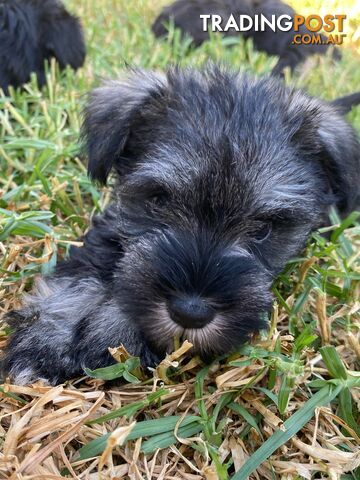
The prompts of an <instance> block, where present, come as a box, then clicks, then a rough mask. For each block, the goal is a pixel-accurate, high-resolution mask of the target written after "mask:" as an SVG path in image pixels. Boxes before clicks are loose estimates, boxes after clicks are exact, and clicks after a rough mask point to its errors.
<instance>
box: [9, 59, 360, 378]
mask: <svg viewBox="0 0 360 480" xmlns="http://www.w3.org/2000/svg"><path fill="white" fill-rule="evenodd" d="M359 97H360V96H359V94H357V95H352V96H349V97H346V98H345V99H340V100H337V101H336V102H335V103H333V104H331V103H327V102H325V101H321V100H318V99H315V98H311V97H309V96H308V95H306V94H305V93H303V92H301V91H295V90H293V89H290V88H286V87H285V86H284V85H283V84H282V82H280V81H278V80H277V79H275V78H267V77H264V78H260V79H256V78H253V77H250V76H244V75H240V74H239V73H237V72H227V71H223V70H221V69H219V68H217V67H211V68H208V69H206V70H205V71H197V70H184V71H182V70H179V69H173V70H170V71H169V72H168V73H167V74H166V75H164V74H159V73H151V72H142V71H135V72H129V73H128V75H127V76H125V78H123V79H121V80H119V81H110V82H107V83H105V84H104V85H103V86H102V87H100V88H97V89H95V91H94V92H93V93H92V94H91V96H90V101H89V104H88V106H87V108H86V113H85V122H84V130H83V132H84V138H85V140H86V145H87V150H88V156H89V174H90V176H91V178H92V179H94V180H97V181H98V182H101V183H105V182H106V179H107V177H108V175H109V174H110V172H111V171H112V170H114V171H115V174H116V178H117V183H116V186H115V188H114V197H113V203H112V205H110V206H109V207H108V209H107V210H106V211H105V212H104V213H103V214H102V215H101V216H99V217H96V218H95V220H94V222H93V226H92V228H91V229H90V230H89V232H88V233H87V234H86V236H85V239H84V246H83V247H73V248H72V249H71V252H70V258H69V259H68V260H66V261H64V262H61V263H60V264H59V265H58V266H57V268H56V271H55V273H54V274H53V275H52V276H49V277H43V278H42V279H41V280H40V281H39V282H38V285H37V291H36V292H35V293H34V295H32V296H30V297H27V299H25V302H24V308H23V309H22V310H20V311H14V312H10V314H9V316H8V319H9V321H10V320H12V325H13V326H15V327H17V330H16V332H15V333H14V334H13V335H12V337H11V338H10V341H9V344H8V347H7V352H6V356H5V358H4V359H3V365H2V370H3V373H4V374H5V375H7V374H8V375H10V376H11V377H12V378H13V379H14V380H15V382H17V383H28V382H33V381H35V380H38V379H40V378H42V379H45V380H47V381H49V382H50V383H53V384H54V383H58V382H62V381H64V380H66V379H68V378H71V377H73V376H75V375H78V374H81V373H83V368H84V367H88V368H97V367H104V366H106V365H109V364H110V363H114V362H115V360H114V359H113V358H112V356H111V355H110V353H109V351H108V347H117V346H119V345H120V344H123V345H124V346H125V348H126V349H127V350H128V351H129V353H131V354H132V355H137V356H139V357H141V360H142V363H143V365H153V364H154V363H156V362H157V361H158V359H159V358H161V357H162V356H163V355H165V353H166V352H169V351H170V350H172V347H173V339H174V337H178V338H180V339H182V340H185V339H188V340H189V341H191V342H192V343H193V345H194V346H193V349H192V352H193V353H194V354H195V353H198V354H199V355H201V357H202V358H203V359H205V360H208V359H211V358H212V357H214V356H217V355H222V354H226V353H230V352H231V351H233V350H234V349H236V348H237V347H238V346H239V345H240V344H241V343H243V342H245V341H246V340H248V339H249V336H250V335H251V334H253V333H254V332H256V331H258V330H259V329H261V328H263V327H265V326H266V324H267V322H266V316H267V314H268V312H269V311H270V310H271V304H272V295H271V284H272V282H273V280H274V278H275V277H276V275H277V274H278V273H279V272H280V271H281V270H282V269H283V268H284V266H285V264H286V262H287V261H288V260H290V259H291V258H293V257H294V256H295V255H297V254H298V253H299V252H300V251H301V249H302V248H303V247H304V245H305V242H306V240H307V238H308V236H309V234H310V232H312V231H313V230H314V229H316V228H317V227H318V226H320V225H322V224H324V223H326V222H327V218H328V212H329V208H330V207H331V206H334V207H337V208H338V210H339V211H340V212H341V213H342V214H343V215H346V214H347V213H348V212H349V211H351V210H352V209H354V208H355V207H356V206H357V205H358V203H359V183H360V176H359V175H360V168H359V167H360V160H359V159H360V157H359V155H360V145H359V141H358V139H357V135H356V132H355V131H354V129H353V128H352V127H351V126H350V125H349V124H348V123H347V122H346V121H345V119H344V118H343V116H342V115H343V114H344V113H346V112H347V111H348V110H349V109H350V108H351V106H352V104H353V103H356V102H358V101H359V100H360V98H359Z"/></svg>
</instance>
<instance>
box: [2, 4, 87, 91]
mask: <svg viewBox="0 0 360 480" xmlns="http://www.w3.org/2000/svg"><path fill="white" fill-rule="evenodd" d="M85 53H86V49H85V42H84V37H83V32H82V28H81V25H80V22H79V20H78V18H76V17H74V16H73V15H71V14H70V13H69V12H68V11H67V10H66V9H65V7H64V5H63V4H62V3H61V1H59V0H0V87H1V88H2V89H3V90H4V91H5V92H7V91H8V87H9V86H10V85H12V86H13V87H19V86H21V85H23V84H24V83H26V82H28V81H29V79H30V75H31V73H33V72H34V73H36V75H37V80H38V84H39V86H42V85H44V83H45V65H44V63H45V60H50V59H51V58H55V59H56V60H57V62H58V64H59V66H60V68H61V69H64V68H65V67H66V66H67V65H70V66H71V67H72V68H74V69H77V68H79V67H81V66H82V65H83V63H84V60H85Z"/></svg>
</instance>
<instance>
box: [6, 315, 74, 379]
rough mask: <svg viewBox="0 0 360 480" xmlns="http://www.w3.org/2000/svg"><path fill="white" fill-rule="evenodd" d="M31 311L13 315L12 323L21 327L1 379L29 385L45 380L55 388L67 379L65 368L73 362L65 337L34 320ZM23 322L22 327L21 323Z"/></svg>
mask: <svg viewBox="0 0 360 480" xmlns="http://www.w3.org/2000/svg"><path fill="white" fill-rule="evenodd" d="M26 313H27V312H25V313H24V312H22V311H19V312H11V315H10V317H11V318H10V321H9V323H10V324H11V325H12V326H14V322H13V320H15V323H18V328H17V330H15V332H14V333H13V334H12V335H11V337H10V339H9V342H8V345H7V347H6V350H5V355H4V357H3V358H2V360H1V365H0V369H1V376H2V377H3V378H6V377H9V378H10V379H11V381H12V382H13V383H16V384H18V385H25V384H30V383H34V382H36V381H38V380H42V381H44V382H46V383H49V384H51V385H55V384H57V383H60V382H62V381H63V379H64V378H65V375H64V374H65V372H64V368H66V367H67V366H69V364H70V363H71V359H70V357H69V356H68V355H67V354H66V352H65V351H64V349H63V345H62V343H61V337H59V336H57V335H54V331H51V330H52V329H51V326H49V325H46V324H44V323H43V322H41V321H40V320H38V318H37V316H36V315H32V317H31V319H29V317H28V316H27V315H26ZM19 319H23V321H22V322H21V326H20V327H19V325H20V321H19V322H17V320H19Z"/></svg>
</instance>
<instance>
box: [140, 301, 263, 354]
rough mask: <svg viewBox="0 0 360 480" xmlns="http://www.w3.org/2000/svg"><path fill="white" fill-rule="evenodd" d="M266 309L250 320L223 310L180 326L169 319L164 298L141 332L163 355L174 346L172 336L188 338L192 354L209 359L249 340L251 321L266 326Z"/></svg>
mask: <svg viewBox="0 0 360 480" xmlns="http://www.w3.org/2000/svg"><path fill="white" fill-rule="evenodd" d="M266 317H267V313H266V312H264V313H259V315H258V317H256V318H254V319H253V321H251V320H250V318H249V317H248V316H245V317H243V318H241V316H238V317H237V318H236V322H234V320H235V318H234V316H232V315H230V317H229V318H227V316H226V315H225V314H221V313H219V314H217V315H215V317H214V319H213V320H212V321H211V322H209V323H208V324H207V325H205V326H203V327H201V328H183V327H182V326H180V325H179V324H177V323H176V322H174V320H172V319H171V317H170V315H169V313H168V310H167V307H166V304H165V302H163V303H161V304H160V305H159V306H158V307H157V308H156V309H154V312H153V319H154V321H152V322H151V325H152V327H151V328H148V329H147V331H146V332H144V335H145V336H146V337H147V341H148V343H149V345H151V347H152V348H153V349H154V351H157V352H160V353H161V354H162V355H164V354H165V353H171V352H172V351H173V350H174V344H175V339H179V340H180V342H184V341H185V340H188V341H189V342H190V343H191V344H192V345H193V347H192V349H191V354H193V355H199V356H200V358H201V359H202V360H204V361H205V362H209V361H211V360H213V359H214V358H216V357H218V356H221V355H224V354H229V353H230V352H232V351H234V350H236V349H237V348H238V347H240V346H241V345H242V344H243V343H245V342H246V341H248V340H249V338H250V335H251V334H252V333H253V331H254V329H253V325H257V326H258V327H257V329H258V330H260V329H262V328H266V326H267V321H266Z"/></svg>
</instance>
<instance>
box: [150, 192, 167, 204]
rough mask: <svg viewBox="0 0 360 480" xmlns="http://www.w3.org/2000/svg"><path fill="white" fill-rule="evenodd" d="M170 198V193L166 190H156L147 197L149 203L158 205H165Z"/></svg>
mask: <svg viewBox="0 0 360 480" xmlns="http://www.w3.org/2000/svg"><path fill="white" fill-rule="evenodd" d="M168 200H169V194H168V192H166V191H165V190H161V191H158V192H155V193H153V194H151V195H150V196H149V197H148V199H147V201H148V203H150V204H151V205H154V206H156V207H162V206H164V205H165V204H166V203H167V202H168Z"/></svg>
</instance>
